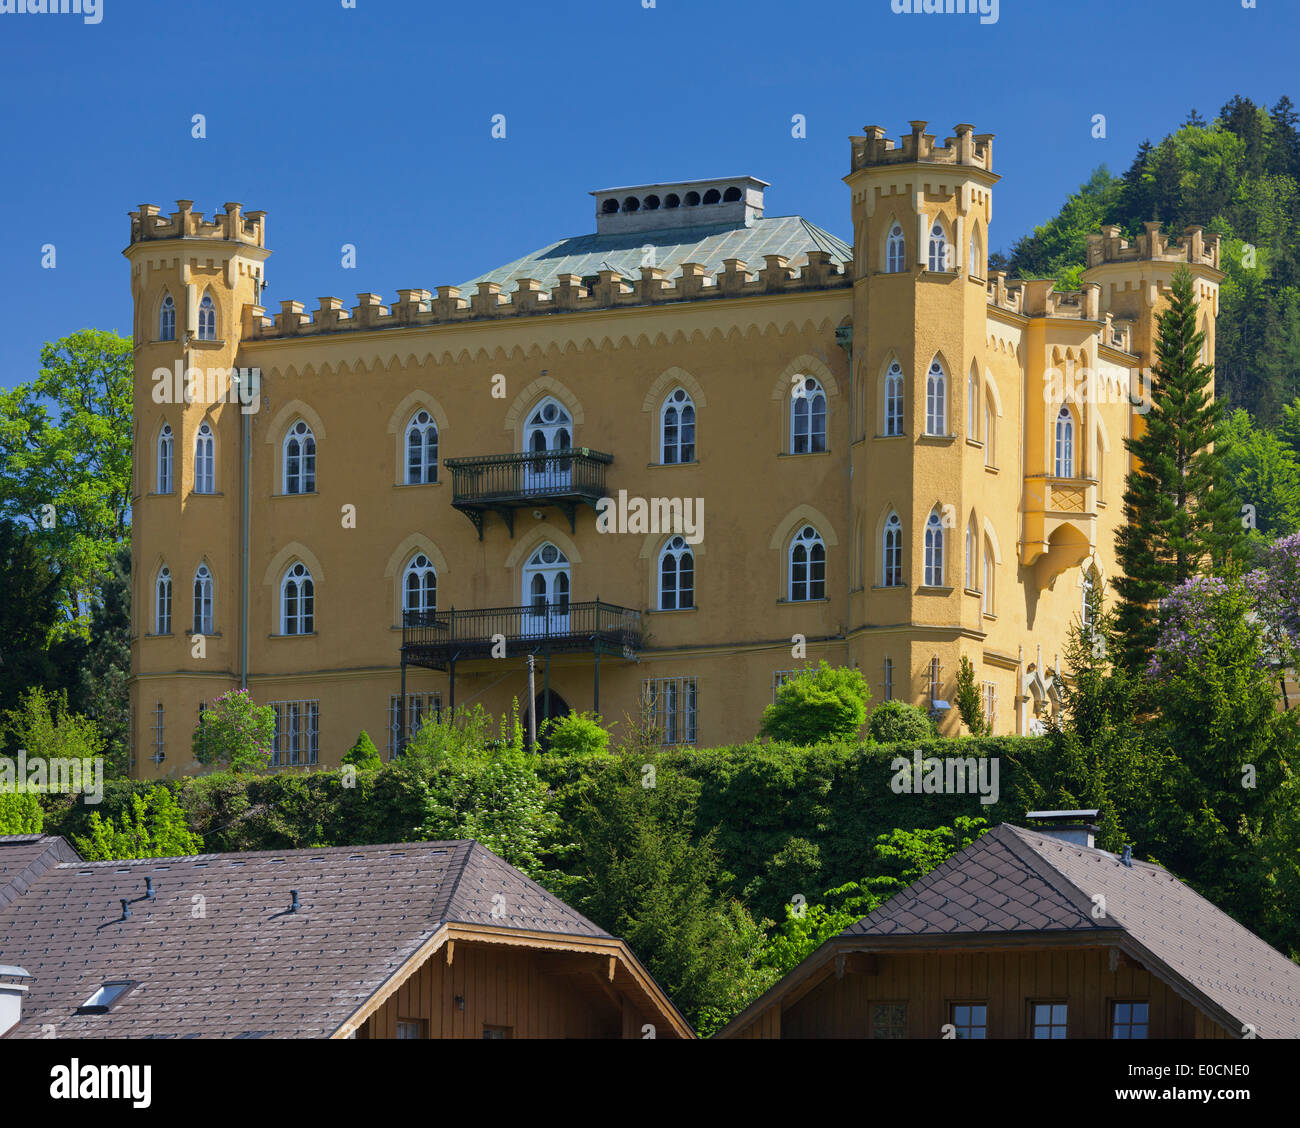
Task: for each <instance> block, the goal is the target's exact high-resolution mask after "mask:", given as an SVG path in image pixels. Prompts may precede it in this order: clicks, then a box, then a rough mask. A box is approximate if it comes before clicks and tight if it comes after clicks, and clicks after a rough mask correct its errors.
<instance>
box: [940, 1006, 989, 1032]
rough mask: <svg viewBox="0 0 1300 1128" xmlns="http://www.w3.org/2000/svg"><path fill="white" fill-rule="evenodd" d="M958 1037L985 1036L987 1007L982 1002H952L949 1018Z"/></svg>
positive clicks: (987, 1015)
mask: <svg viewBox="0 0 1300 1128" xmlns="http://www.w3.org/2000/svg"><path fill="white" fill-rule="evenodd" d="M949 1021H951V1023H952V1024H953V1026H955V1027H956V1028H957V1037H958V1038H987V1037H988V1027H989V1008H988V1007H987V1006H986V1005H985V1004H984V1003H953V1004H952V1006H951V1008H950V1019H949Z"/></svg>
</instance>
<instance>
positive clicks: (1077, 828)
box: [1025, 807, 1101, 850]
mask: <svg viewBox="0 0 1300 1128" xmlns="http://www.w3.org/2000/svg"><path fill="white" fill-rule="evenodd" d="M1100 814H1101V810H1100V808H1097V807H1092V808H1089V809H1087V810H1081V811H1029V812H1027V813H1026V815H1025V818H1026V819H1028V820H1029V822H1030V827H1031V829H1033V830H1036V831H1038V832H1039V833H1040V834H1045V835H1047V836H1048V837H1049V838H1059V839H1060V840H1061V841H1062V842H1069V843H1071V844H1072V845H1074V846H1086V847H1087V848H1088V849H1090V850H1091V849H1093V836H1094V835H1095V834H1096V833H1097V816H1098V815H1100Z"/></svg>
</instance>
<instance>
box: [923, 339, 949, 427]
mask: <svg viewBox="0 0 1300 1128" xmlns="http://www.w3.org/2000/svg"><path fill="white" fill-rule="evenodd" d="M925 433H926V434H927V435H938V436H940V437H946V436H947V434H948V373H947V371H946V370H945V369H944V367H943V365H942V364H941V363H940V362H939V360H938V359H937V358H936V359H935V360H933V361H931V362H930V370H929V372H927V373H926V376H925Z"/></svg>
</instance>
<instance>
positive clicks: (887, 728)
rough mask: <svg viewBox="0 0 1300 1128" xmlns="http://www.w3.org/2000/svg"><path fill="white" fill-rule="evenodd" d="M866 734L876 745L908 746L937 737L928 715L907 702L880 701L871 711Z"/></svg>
mask: <svg viewBox="0 0 1300 1128" xmlns="http://www.w3.org/2000/svg"><path fill="white" fill-rule="evenodd" d="M867 732H868V734H869V735H870V736H871V739H872V740H874V741H875V742H876V743H877V744H910V743H913V742H915V741H918V740H933V739H934V738H935V737H936V736H938V735H939V732H938V729H936V728H935V726H934V721H932V720H931V719H930V715H929V714H928V713H927V712H926V711H925V710H924V709H922V708H921V707H920V706H919V705H912V704H910V703H909V702H907V701H882V702H881V703H880V704H879V705H877V706H876V707H875V708H874V709H872V710H871V719H870V720H869V721H868V722H867Z"/></svg>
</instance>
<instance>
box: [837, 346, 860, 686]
mask: <svg viewBox="0 0 1300 1128" xmlns="http://www.w3.org/2000/svg"><path fill="white" fill-rule="evenodd" d="M835 343H836V344H837V345H839V346H840V348H842V349H843V350H844V355H845V356H846V357H847V358H848V362H849V394H848V401H849V418H848V424H849V428H848V444H847V445H848V449H847V451H846V452H845V453H846V454H847V456H848V457H847V459H846V462H847V463H848V465H847V468H846V469H845V471H844V473H845V477H846V479H847V485H846V487H845V490H844V498H845V511H846V512H845V525H844V527H845V528H846V529H847V530H848V545H849V551H848V559H847V560H846V561H845V568H844V660H845V662H848V660H849V656H850V654H851V651H852V644H851V643H850V641H849V636H850V635H851V634H852V632H853V554H854V553H855V552H856V551H857V549H858V546H857V545H856V544H854V543H853V534H854V528H853V434H854V428H855V427H856V426H857V418H858V416H857V404H856V403H854V398H853V397H854V392H855V391H856V388H855V385H856V383H857V381H856V379H855V375H856V374H855V373H854V370H853V326H852V325H840V326H838V327H837V328H836V330H835ZM865 567H866V560H865V558H864V560H863V568H864V569H865ZM864 586H865V584H864ZM864 598H865V592H864Z"/></svg>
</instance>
